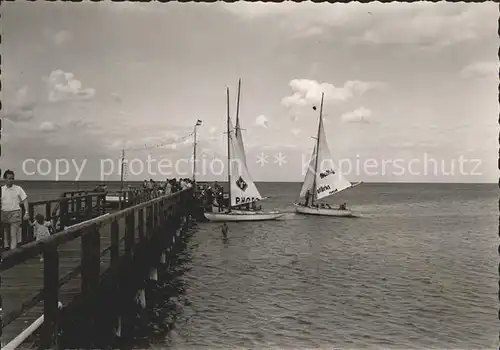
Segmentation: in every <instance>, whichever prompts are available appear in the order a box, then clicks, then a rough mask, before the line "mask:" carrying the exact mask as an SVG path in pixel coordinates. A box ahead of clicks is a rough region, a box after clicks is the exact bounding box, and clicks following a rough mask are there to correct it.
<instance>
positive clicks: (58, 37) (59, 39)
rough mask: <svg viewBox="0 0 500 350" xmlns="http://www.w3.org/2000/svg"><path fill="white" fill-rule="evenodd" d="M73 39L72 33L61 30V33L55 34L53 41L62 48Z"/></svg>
mask: <svg viewBox="0 0 500 350" xmlns="http://www.w3.org/2000/svg"><path fill="white" fill-rule="evenodd" d="M71 37H72V35H71V33H70V32H69V31H67V30H61V31H59V32H57V33H56V34H54V36H53V37H52V41H53V42H54V44H56V45H58V46H60V45H62V44H64V43H65V42H67V41H68V40H70V39H71Z"/></svg>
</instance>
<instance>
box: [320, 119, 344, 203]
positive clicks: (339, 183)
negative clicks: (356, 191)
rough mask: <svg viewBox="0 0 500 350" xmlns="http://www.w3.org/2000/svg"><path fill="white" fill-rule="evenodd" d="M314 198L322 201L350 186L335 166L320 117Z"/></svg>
mask: <svg viewBox="0 0 500 350" xmlns="http://www.w3.org/2000/svg"><path fill="white" fill-rule="evenodd" d="M316 169H317V171H316V186H315V187H316V188H315V198H316V199H322V198H325V197H328V196H331V195H332V194H334V193H338V192H340V191H343V190H345V189H347V188H349V187H351V186H352V183H351V182H350V181H348V180H347V179H346V178H345V177H344V176H343V175H342V173H341V172H340V170H339V169H338V168H337V167H336V166H335V164H334V162H333V159H332V155H331V153H330V148H329V147H328V142H327V141H326V134H325V129H324V128H323V120H322V117H320V121H319V132H318V164H317V165H316Z"/></svg>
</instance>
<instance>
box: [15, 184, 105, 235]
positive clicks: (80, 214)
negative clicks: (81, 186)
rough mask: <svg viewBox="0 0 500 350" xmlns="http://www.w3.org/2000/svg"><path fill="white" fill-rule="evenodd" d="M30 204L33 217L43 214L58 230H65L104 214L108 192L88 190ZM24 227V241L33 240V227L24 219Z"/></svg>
mask: <svg viewBox="0 0 500 350" xmlns="http://www.w3.org/2000/svg"><path fill="white" fill-rule="evenodd" d="M28 206H29V208H28V211H29V214H30V217H31V218H32V219H34V217H35V215H36V214H42V215H43V216H44V217H45V220H46V221H50V222H51V223H52V225H53V227H54V229H55V231H56V232H57V231H61V230H63V229H64V228H65V227H66V226H70V225H72V224H74V223H77V222H80V221H83V220H89V219H91V218H93V217H96V216H99V215H102V214H104V213H105V207H106V193H105V192H86V193H84V194H80V195H73V196H71V197H63V196H61V197H60V198H57V199H50V200H41V201H35V202H29V204H28ZM23 216H24V210H23ZM22 227H23V235H22V239H23V240H22V241H23V243H27V242H31V241H33V240H34V239H35V237H34V236H33V227H32V226H31V225H30V224H29V223H28V222H27V221H26V220H24V219H23V224H22Z"/></svg>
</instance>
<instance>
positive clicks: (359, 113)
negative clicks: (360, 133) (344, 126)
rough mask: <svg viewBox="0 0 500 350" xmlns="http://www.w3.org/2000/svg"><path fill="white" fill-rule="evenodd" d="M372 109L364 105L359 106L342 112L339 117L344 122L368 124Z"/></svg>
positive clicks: (370, 120)
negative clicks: (350, 110)
mask: <svg viewBox="0 0 500 350" xmlns="http://www.w3.org/2000/svg"><path fill="white" fill-rule="evenodd" d="M372 114H373V113H372V111H371V110H369V109H368V108H365V107H359V108H357V109H355V110H354V111H352V112H348V113H344V114H342V116H341V117H340V119H341V120H342V121H343V122H344V123H358V124H368V123H371V122H372V119H371V117H372Z"/></svg>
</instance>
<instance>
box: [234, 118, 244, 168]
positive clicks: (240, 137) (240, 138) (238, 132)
mask: <svg viewBox="0 0 500 350" xmlns="http://www.w3.org/2000/svg"><path fill="white" fill-rule="evenodd" d="M235 135H236V140H237V141H238V145H239V146H240V149H241V153H242V157H243V162H244V163H245V165H246V164H247V156H246V153H245V144H244V143H243V135H242V134H241V128H240V118H236V128H235Z"/></svg>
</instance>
